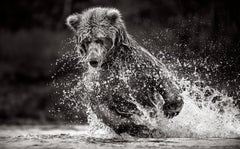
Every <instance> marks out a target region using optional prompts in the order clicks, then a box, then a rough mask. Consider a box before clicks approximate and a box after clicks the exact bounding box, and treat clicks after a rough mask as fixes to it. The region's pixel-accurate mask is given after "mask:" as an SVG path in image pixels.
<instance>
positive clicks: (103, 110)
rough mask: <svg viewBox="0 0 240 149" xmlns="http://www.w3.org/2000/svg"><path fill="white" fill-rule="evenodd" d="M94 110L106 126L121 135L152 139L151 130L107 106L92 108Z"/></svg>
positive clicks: (100, 105)
mask: <svg viewBox="0 0 240 149" xmlns="http://www.w3.org/2000/svg"><path fill="white" fill-rule="evenodd" d="M92 109H93V111H94V112H95V114H96V115H97V117H98V118H99V119H101V120H102V121H103V123H104V124H106V125H107V126H109V127H110V128H112V129H113V130H114V131H115V133H117V134H119V135H120V134H122V133H127V134H129V135H131V136H134V137H143V138H148V137H151V130H150V129H149V128H148V127H147V126H144V125H137V124H135V123H134V122H133V120H132V119H131V118H127V117H124V116H121V115H119V114H118V113H117V112H116V111H114V110H111V109H110V108H109V107H108V106H107V105H105V104H98V105H97V106H92Z"/></svg>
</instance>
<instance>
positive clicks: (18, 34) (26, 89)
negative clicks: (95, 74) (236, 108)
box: [0, 0, 240, 124]
mask: <svg viewBox="0 0 240 149" xmlns="http://www.w3.org/2000/svg"><path fill="white" fill-rule="evenodd" d="M93 6H108V7H116V8H118V9H120V11H121V12H122V15H123V18H124V20H125V22H126V25H127V28H128V30H129V32H130V33H131V34H133V35H134V36H135V38H136V39H137V41H138V42H140V43H142V45H144V46H145V47H147V48H149V49H150V50H152V52H153V53H155V54H156V55H157V56H158V54H159V51H163V52H164V53H165V54H166V56H169V57H168V58H169V59H170V58H172V57H174V58H176V59H178V60H179V61H180V63H181V64H182V67H181V68H178V70H179V71H182V73H183V76H189V75H190V74H192V73H193V71H195V70H196V71H197V72H198V73H200V74H201V75H202V77H203V78H204V79H206V80H209V84H210V85H213V86H216V87H217V88H219V89H226V90H227V91H228V93H229V95H231V96H234V98H236V100H237V99H238V98H239V95H238V94H239V93H238V91H239V90H240V85H239V83H240V81H239V80H240V65H239V64H240V49H239V39H240V38H239V37H240V17H239V16H240V9H239V8H238V7H239V5H238V3H237V1H229V0H199V1H198V0H141V1H140V0H121V1H120V0H119V1H118V0H3V1H1V2H0V22H1V23H0V123H15V124H16V123H35V122H37V123H48V122H58V121H65V120H69V119H70V120H78V121H80V122H85V120H86V119H85V115H84V114H83V113H82V112H80V113H79V112H78V113H77V114H76V113H74V112H71V108H69V109H68V108H66V107H62V106H61V105H55V104H56V103H57V102H58V98H60V95H59V96H55V92H56V89H55V88H54V87H53V86H52V85H51V84H52V81H53V80H52V76H53V74H54V73H55V72H56V71H57V70H58V69H59V68H60V67H61V64H64V63H65V62H67V61H70V62H67V65H71V69H67V71H65V73H61V74H60V76H58V78H64V77H66V76H68V75H70V74H71V73H72V72H73V69H74V62H71V60H69V59H64V60H63V63H61V64H60V66H59V65H57V66H56V65H55V62H56V60H57V59H59V58H60V57H61V56H62V53H64V52H66V51H68V50H70V49H68V48H66V47H68V46H66V47H65V48H63V47H64V45H65V44H66V41H67V38H70V37H71V35H72V34H71V32H70V31H68V30H67V28H66V26H65V18H66V17H67V16H68V15H69V14H71V13H74V12H81V11H82V10H84V9H86V8H89V7H93ZM70 47H71V46H70ZM186 63H188V64H193V65H194V66H196V67H197V69H195V68H194V66H191V67H189V66H185V65H184V64H186ZM204 64H206V65H207V67H206V66H203V65H204ZM65 67H66V68H67V67H68V66H65ZM223 87H224V88H223ZM58 109H64V110H65V111H63V112H53V113H52V112H51V111H58ZM49 111H50V112H49ZM76 115H77V117H76Z"/></svg>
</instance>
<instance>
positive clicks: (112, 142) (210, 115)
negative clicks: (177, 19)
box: [30, 49, 240, 148]
mask: <svg viewBox="0 0 240 149" xmlns="http://www.w3.org/2000/svg"><path fill="white" fill-rule="evenodd" d="M143 50H144V49H143ZM145 52H146V51H145ZM74 53H75V54H70V55H68V56H69V57H73V58H76V59H77V58H78V54H76V51H74ZM146 53H147V54H148V55H149V56H150V57H151V58H152V59H153V60H154V61H155V63H156V65H157V67H161V70H163V73H164V74H165V75H166V76H168V78H169V79H171V80H172V81H173V82H174V83H175V84H176V85H177V86H178V88H179V89H180V90H182V93H181V95H182V97H183V100H184V106H183V109H182V111H181V112H180V114H179V115H178V116H176V117H174V118H172V119H167V118H165V117H164V115H163V113H162V112H161V111H159V112H158V113H157V114H156V115H155V116H154V117H152V116H150V113H151V110H150V109H144V108H142V107H141V106H140V105H139V104H138V103H137V102H134V104H136V105H137V107H138V109H139V110H140V111H141V112H142V113H143V115H141V116H139V115H136V116H135V121H137V122H138V123H141V124H144V125H146V126H148V127H149V128H154V129H158V130H160V134H161V135H160V136H159V135H158V133H157V132H156V135H155V138H149V139H146V138H145V139H141V138H133V137H131V136H129V135H127V134H123V135H121V136H119V135H117V134H115V133H114V132H113V131H112V130H111V128H109V127H108V126H106V125H105V124H103V123H102V122H101V120H99V119H98V118H97V117H96V115H95V113H94V112H93V111H92V110H91V108H90V106H89V102H88V99H87V95H86V94H84V92H81V93H80V92H79V91H83V90H84V91H86V93H87V91H91V90H93V89H94V86H99V84H98V81H97V80H98V76H99V70H96V69H88V70H87V71H86V72H85V73H84V75H82V76H78V75H75V76H73V77H72V78H71V79H69V80H66V81H65V82H64V84H57V86H59V85H60V86H61V85H62V86H67V89H65V90H64V91H63V94H64V95H63V98H62V99H61V103H62V104H63V105H66V106H69V107H71V108H72V109H73V111H79V109H80V108H82V107H85V108H84V110H85V112H86V113H87V115H88V123H89V125H88V127H87V129H86V126H77V127H76V126H74V131H72V132H68V131H69V130H62V129H61V128H60V129H59V133H60V132H62V133H63V135H61V134H56V139H57V140H58V141H60V142H61V141H63V140H64V141H63V142H62V144H61V145H62V146H64V147H65V146H66V144H71V145H72V146H71V147H73V148H75V147H76V146H77V147H88V148H95V147H99V148H146V147H151V148H161V147H162V148H175V147H177V148H237V147H239V145H240V142H239V139H238V138H239V137H240V118H239V114H240V112H239V109H238V108H237V107H236V106H235V105H234V99H233V98H232V97H230V96H228V95H227V93H226V92H223V91H221V90H217V89H215V88H213V87H211V86H208V85H207V83H206V80H203V79H201V77H200V75H199V74H198V73H197V72H196V71H194V72H193V73H192V78H194V79H192V78H191V77H189V75H188V77H185V76H184V75H183V74H181V73H182V72H180V71H174V69H175V68H176V67H178V66H179V63H178V60H176V59H174V58H173V59H172V61H170V62H168V63H165V64H166V65H165V64H164V62H165V54H164V53H161V52H160V55H163V56H162V57H161V58H156V57H154V56H153V55H151V54H150V53H149V52H146ZM65 56H66V55H65ZM80 64H81V63H80ZM185 65H188V67H194V65H192V64H185ZM202 65H204V66H206V67H208V65H207V64H202ZM78 66H79V65H76V67H78ZM127 73H128V70H123V73H122V74H127ZM189 73H190V72H189ZM179 76H182V77H179ZM190 76H191V75H190ZM120 77H121V78H122V79H123V80H124V79H126V78H125V77H124V75H123V76H120ZM216 79H217V78H216ZM72 82H76V83H75V84H74V85H72V84H71V83H72ZM69 84H70V85H69ZM159 98H161V97H159ZM132 101H135V100H134V99H133V100H132ZM161 105H162V103H161V102H160V103H156V108H158V107H159V106H161ZM60 112H62V111H60ZM53 130H54V129H53ZM53 130H51V131H53ZM41 132H42V130H39V131H38V132H37V131H36V134H38V133H40V136H38V137H40V140H41V139H43V138H44V137H42V136H41ZM66 134H67V135H66ZM43 136H44V134H43ZM50 136H51V135H50ZM38 137H37V138H38ZM33 138H34V137H33ZM30 140H31V137H30ZM43 142H44V141H43ZM64 142H65V143H66V144H65V143H64ZM43 145H44V144H43ZM45 145H49V144H47V143H46V144H45ZM66 147H69V146H66Z"/></svg>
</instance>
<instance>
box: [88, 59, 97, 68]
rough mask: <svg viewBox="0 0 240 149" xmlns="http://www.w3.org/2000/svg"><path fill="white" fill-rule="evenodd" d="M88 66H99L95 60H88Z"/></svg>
mask: <svg viewBox="0 0 240 149" xmlns="http://www.w3.org/2000/svg"><path fill="white" fill-rule="evenodd" d="M89 64H90V66H92V67H94V68H97V67H98V65H99V62H98V61H97V60H90V61H89Z"/></svg>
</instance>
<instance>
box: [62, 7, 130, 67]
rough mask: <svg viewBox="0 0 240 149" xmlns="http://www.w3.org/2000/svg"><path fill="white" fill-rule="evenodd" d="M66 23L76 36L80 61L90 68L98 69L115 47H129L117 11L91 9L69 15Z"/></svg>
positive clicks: (123, 26) (111, 9)
mask: <svg viewBox="0 0 240 149" xmlns="http://www.w3.org/2000/svg"><path fill="white" fill-rule="evenodd" d="M66 23H67V25H68V26H69V27H70V29H72V31H73V32H74V34H75V35H76V40H77V44H76V46H77V49H78V51H79V55H80V57H81V59H82V61H83V62H86V63H87V64H88V65H89V66H91V67H95V68H96V67H100V66H101V65H102V63H103V61H104V59H105V58H106V55H107V54H108V53H110V51H113V50H116V47H120V46H122V45H129V37H128V36H129V35H128V34H127V31H126V29H125V25H124V23H123V20H122V19H121V14H120V12H119V11H118V10H117V9H114V8H101V7H97V8H91V9H88V10H86V11H83V12H82V13H81V14H78V13H76V14H73V15H70V16H69V17H68V18H67V20H66Z"/></svg>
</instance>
